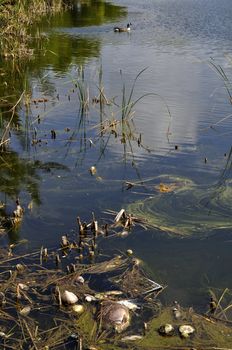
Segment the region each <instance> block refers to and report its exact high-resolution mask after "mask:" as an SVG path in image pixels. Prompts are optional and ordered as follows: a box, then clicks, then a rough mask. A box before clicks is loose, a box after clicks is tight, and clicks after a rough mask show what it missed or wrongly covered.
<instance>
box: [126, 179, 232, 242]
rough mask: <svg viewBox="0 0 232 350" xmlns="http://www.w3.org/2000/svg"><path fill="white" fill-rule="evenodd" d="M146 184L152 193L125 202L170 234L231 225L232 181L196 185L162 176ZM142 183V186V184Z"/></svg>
mask: <svg viewBox="0 0 232 350" xmlns="http://www.w3.org/2000/svg"><path fill="white" fill-rule="evenodd" d="M153 181H154V182H155V185H152V186H151V185H147V184H146V186H148V187H149V190H151V187H152V190H153V193H154V194H153V195H152V196H149V197H148V198H145V199H144V200H139V201H136V202H134V203H132V204H130V205H129V206H128V208H127V209H128V211H129V212H130V213H133V215H135V216H138V217H139V218H141V219H143V220H144V221H145V222H146V224H147V225H148V226H151V227H153V228H157V229H159V230H161V231H164V232H168V233H171V234H174V235H180V236H190V235H194V234H199V235H208V234H210V233H212V232H213V231H215V230H221V229H230V228H232V220H231V207H232V182H231V181H226V182H224V183H223V184H222V185H220V186H215V187H210V186H198V185H196V184H194V182H192V181H191V180H189V179H186V178H180V177H175V176H162V177H157V178H155V179H153ZM146 186H145V187H146Z"/></svg>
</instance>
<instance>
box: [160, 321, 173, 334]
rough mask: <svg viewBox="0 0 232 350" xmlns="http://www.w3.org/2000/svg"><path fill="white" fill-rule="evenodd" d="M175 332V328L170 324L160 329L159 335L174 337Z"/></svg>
mask: <svg viewBox="0 0 232 350" xmlns="http://www.w3.org/2000/svg"><path fill="white" fill-rule="evenodd" d="M173 331H174V327H173V325H171V324H170V323H166V324H164V325H162V326H160V328H159V333H160V334H162V335H172V333H173Z"/></svg>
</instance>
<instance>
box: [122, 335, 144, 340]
mask: <svg viewBox="0 0 232 350" xmlns="http://www.w3.org/2000/svg"><path fill="white" fill-rule="evenodd" d="M142 338H143V337H142V335H137V334H134V335H128V336H126V337H124V338H122V339H121V341H136V340H140V339H142Z"/></svg>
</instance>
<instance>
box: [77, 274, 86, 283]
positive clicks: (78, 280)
mask: <svg viewBox="0 0 232 350" xmlns="http://www.w3.org/2000/svg"><path fill="white" fill-rule="evenodd" d="M76 282H78V283H80V284H84V283H85V279H84V277H82V276H78V277H77V278H76Z"/></svg>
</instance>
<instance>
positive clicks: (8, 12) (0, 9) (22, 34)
mask: <svg viewBox="0 0 232 350" xmlns="http://www.w3.org/2000/svg"><path fill="white" fill-rule="evenodd" d="M66 6H67V4H65V3H64V2H63V1H62V0H49V1H48V0H33V1H28V0H19V1H17V2H16V1H13V0H12V1H8V0H1V1H0V38H1V39H0V48H1V56H3V57H5V58H8V57H10V58H14V59H15V58H18V57H25V56H31V55H32V54H33V50H32V49H31V48H30V47H29V43H30V41H31V38H32V37H31V33H30V26H31V25H32V24H33V23H34V22H35V21H37V20H38V18H39V17H40V16H42V15H44V14H47V13H49V14H52V13H55V12H58V11H61V10H62V9H63V8H64V7H66Z"/></svg>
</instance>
